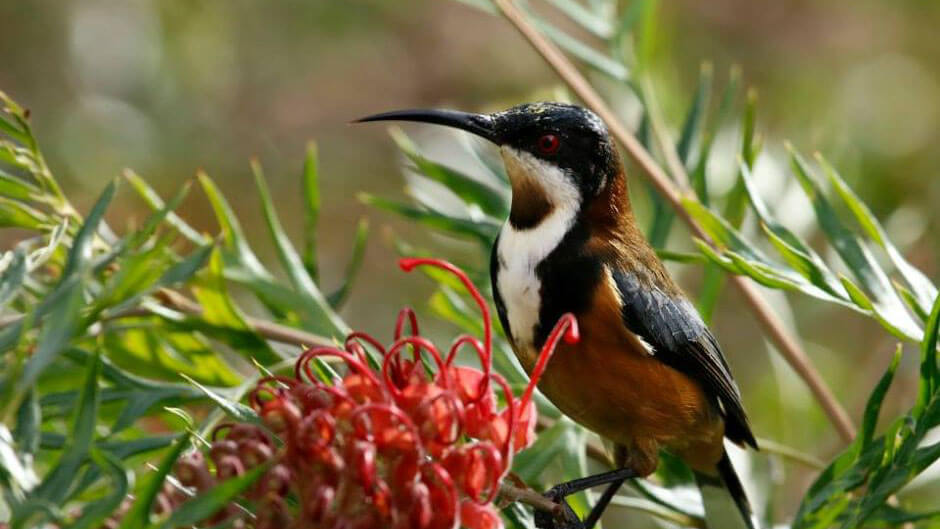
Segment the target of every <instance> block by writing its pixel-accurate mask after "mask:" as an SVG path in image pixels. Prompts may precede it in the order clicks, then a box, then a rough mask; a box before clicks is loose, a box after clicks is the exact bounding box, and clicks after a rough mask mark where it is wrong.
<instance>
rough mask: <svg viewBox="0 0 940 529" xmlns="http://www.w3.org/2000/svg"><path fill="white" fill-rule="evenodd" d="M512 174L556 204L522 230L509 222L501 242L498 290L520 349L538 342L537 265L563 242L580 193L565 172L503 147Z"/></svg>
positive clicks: (538, 288) (498, 251) (539, 299)
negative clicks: (528, 182) (525, 180)
mask: <svg viewBox="0 0 940 529" xmlns="http://www.w3.org/2000/svg"><path fill="white" fill-rule="evenodd" d="M500 153H501V154H502V156H503V160H504V161H505V163H506V167H507V170H508V172H509V174H510V178H511V179H512V178H527V179H529V180H530V181H531V182H532V183H534V184H537V185H539V186H540V187H541V188H542V189H543V190H544V194H545V197H546V198H548V200H549V201H550V202H551V203H552V206H553V207H552V210H551V212H550V213H549V214H548V215H547V216H546V217H545V218H544V219H542V221H541V222H539V223H538V224H537V225H535V226H534V227H532V228H529V229H524V230H517V229H516V228H514V227H513V226H512V225H511V224H510V223H509V221H506V223H505V224H503V227H502V229H501V230H500V232H499V244H498V245H497V247H496V252H497V259H498V271H497V275H496V279H497V283H498V287H499V293H500V295H501V296H502V298H503V304H504V305H505V306H506V316H507V319H508V320H509V329H510V332H511V333H512V337H513V340H514V341H515V344H516V346H517V347H519V348H528V347H531V346H532V345H534V341H535V326H536V325H537V324H538V321H539V309H540V308H541V305H542V296H541V287H542V285H541V282H540V281H539V279H538V277H537V276H536V274H535V267H536V266H538V264H539V263H541V262H542V260H544V259H545V258H546V257H547V256H548V254H550V253H551V252H552V250H554V249H555V248H557V247H558V244H559V243H561V240H562V239H563V238H564V236H565V234H566V233H568V230H569V229H570V228H571V225H572V224H573V223H574V220H575V217H576V216H577V214H578V210H579V209H580V201H581V196H580V193H579V191H578V189H577V188H576V187H575V186H574V183H573V182H571V180H570V179H569V178H568V177H567V176H566V175H565V174H564V172H563V171H562V170H561V169H559V168H558V167H555V166H553V165H550V164H548V163H546V162H544V161H542V160H539V159H538V158H536V157H535V156H532V155H531V154H529V153H526V152H521V151H518V150H516V149H512V148H510V147H502V148H501V149H500Z"/></svg>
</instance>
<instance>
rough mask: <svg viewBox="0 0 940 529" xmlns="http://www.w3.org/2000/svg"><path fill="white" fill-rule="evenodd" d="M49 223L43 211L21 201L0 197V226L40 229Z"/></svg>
mask: <svg viewBox="0 0 940 529" xmlns="http://www.w3.org/2000/svg"><path fill="white" fill-rule="evenodd" d="M48 223H49V217H47V216H46V214H45V213H43V212H41V211H39V210H37V209H33V208H31V207H29V206H27V205H26V204H23V203H22V202H17V201H16V200H10V199H8V198H4V197H0V228H23V229H26V230H40V229H42V227H43V226H44V225H46V224H48Z"/></svg>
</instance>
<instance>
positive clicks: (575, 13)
mask: <svg viewBox="0 0 940 529" xmlns="http://www.w3.org/2000/svg"><path fill="white" fill-rule="evenodd" d="M548 3H550V4H552V5H553V6H555V7H556V8H558V10H559V11H561V12H562V13H564V14H565V16H567V17H568V18H570V19H571V20H572V21H573V22H575V23H576V24H578V25H579V26H581V27H582V28H584V29H586V30H588V31H590V32H591V33H593V34H594V35H595V36H597V37H599V38H601V39H608V38H610V37H611V36H612V34H613V27H611V23H610V22H608V20H607V19H606V18H604V17H603V16H602V15H600V14H595V13H593V12H591V11H590V10H589V9H587V8H585V7H584V6H583V5H581V4H579V3H578V2H575V1H573V0H548Z"/></svg>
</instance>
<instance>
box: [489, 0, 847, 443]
mask: <svg viewBox="0 0 940 529" xmlns="http://www.w3.org/2000/svg"><path fill="white" fill-rule="evenodd" d="M493 1H494V3H495V4H496V6H497V8H498V9H499V10H500V12H502V14H503V16H504V17H505V18H506V19H507V20H509V22H511V23H512V24H513V26H515V27H516V29H517V30H518V31H519V32H520V33H521V34H522V36H523V37H525V38H526V40H528V41H529V43H530V44H531V45H532V46H533V47H534V48H535V49H536V51H537V52H538V53H539V54H540V55H541V56H542V57H543V58H544V59H545V60H546V61H547V62H548V63H549V65H550V66H551V67H552V68H553V69H554V70H555V71H556V72H557V73H558V75H559V76H560V77H561V78H562V79H563V80H564V81H565V83H566V84H567V85H568V86H569V87H570V88H571V89H572V90H573V91H574V93H575V94H577V96H578V97H579V98H580V99H581V100H582V101H583V102H584V103H585V104H586V105H587V106H588V107H589V108H590V109H591V110H593V111H594V112H595V113H597V115H598V116H600V118H601V119H602V120H604V122H606V123H607V126H608V127H609V128H610V132H611V133H612V134H613V135H614V137H615V138H617V140H618V141H620V143H621V144H622V145H623V147H624V148H625V149H626V151H627V154H629V156H630V158H631V159H632V160H633V161H634V163H635V164H636V165H637V166H638V167H639V168H640V169H641V170H642V172H643V174H644V175H645V176H646V177H647V178H648V179H649V181H650V183H652V185H653V186H654V187H655V188H656V190H657V191H658V192H659V193H660V195H662V196H663V197H664V198H665V199H666V200H667V201H669V203H670V204H671V205H672V207H673V209H674V210H675V211H676V213H677V214H678V215H679V217H680V218H681V219H682V220H683V221H684V222H685V223H686V224H687V225H688V226H689V229H690V230H691V231H692V233H693V234H694V235H695V236H696V237H699V238H701V239H702V240H704V241H706V242H708V243H709V244H711V245H714V242H713V241H711V239H710V238H709V237H708V236H707V235H706V234H705V232H704V231H703V230H702V228H701V227H700V226H699V225H698V223H697V222H696V221H695V219H694V218H692V216H691V215H690V214H689V212H688V211H686V210H685V208H683V207H682V197H683V192H682V191H680V190H679V188H677V187H676V186H675V185H674V184H673V182H672V181H671V180H670V179H669V177H668V176H667V174H666V172H665V171H664V170H663V169H662V167H660V166H659V164H658V163H657V162H656V161H655V160H654V159H653V157H652V156H651V155H650V153H649V152H648V151H647V150H646V149H645V148H644V147H643V145H642V144H641V143H640V142H639V140H638V139H637V138H636V136H634V135H633V134H632V133H631V132H630V131H629V130H627V128H626V127H625V126H624V125H623V123H621V121H620V119H619V118H618V117H617V115H616V114H615V113H614V112H613V111H612V110H611V109H610V107H609V106H608V105H607V103H606V102H605V101H604V99H603V98H601V96H600V95H599V94H598V93H597V91H596V90H595V89H594V87H593V86H591V84H590V83H589V82H588V81H587V79H586V78H585V77H584V76H583V75H581V72H579V71H578V69H577V68H576V67H575V66H574V64H572V63H571V61H569V60H568V58H567V57H566V56H565V55H564V54H563V53H562V52H561V51H560V50H559V49H558V48H557V47H556V46H555V45H554V44H552V43H551V42H549V41H548V39H546V38H545V37H544V36H542V34H541V33H539V31H538V30H537V29H536V28H535V27H534V26H533V25H532V23H531V22H529V20H528V18H527V17H526V15H525V14H524V13H522V12H521V11H520V10H519V9H518V8H517V7H516V6H515V5H514V4H513V2H512V0H493ZM672 165H676V164H672ZM678 165H679V166H678V167H673V168H672V170H673V171H675V172H677V179H678V180H679V181H686V182H687V181H688V176H687V175H686V174H685V168H684V167H682V166H681V164H678ZM731 279H732V283H733V284H734V285H735V286H736V287H737V288H738V290H739V291H740V292H741V294H742V295H743V296H744V299H745V301H747V303H748V305H749V306H750V307H751V310H752V312H754V314H755V316H756V317H757V319H758V321H759V322H760V323H761V325H762V326H763V328H764V331H765V332H766V333H767V335H768V336H769V337H770V338H771V340H773V342H774V343H775V344H776V345H777V349H778V350H779V351H780V353H781V354H782V355H783V357H784V358H785V359H786V360H787V362H788V363H789V364H790V366H791V367H792V368H793V369H794V371H796V372H797V374H798V375H799V376H800V377H801V378H802V379H803V381H804V382H805V383H806V385H807V386H809V389H810V391H811V392H812V393H813V395H814V397H815V398H816V400H817V401H819V403H820V405H821V406H822V408H823V410H824V411H825V412H826V415H828V416H829V420H830V421H831V422H832V424H833V425H834V426H835V427H836V429H837V430H838V432H839V434H840V436H841V437H842V439H843V440H844V441H845V442H849V441H851V440H852V439H853V438H854V437H855V426H854V425H853V424H852V420H851V419H850V418H849V415H848V413H846V411H845V409H844V408H843V407H842V405H841V404H840V403H839V401H838V400H837V399H836V398H835V395H834V394H833V393H832V390H831V389H830V388H829V386H828V385H827V384H826V382H825V380H823V378H822V377H821V376H820V374H819V372H818V371H817V370H816V368H815V366H813V363H812V361H811V360H810V359H809V357H808V356H807V354H806V352H805V351H804V350H803V349H802V347H801V346H800V344H799V343H798V342H797V341H796V339H794V338H793V336H792V335H791V334H790V333H789V331H788V330H787V329H786V328H785V327H784V325H783V322H781V321H780V319H779V318H778V317H777V316H776V315H775V314H774V313H773V310H772V309H771V307H770V305H769V304H768V303H767V301H766V300H765V299H764V298H763V297H762V296H761V294H760V292H759V291H758V290H757V287H756V286H755V285H754V284H753V283H751V282H750V281H749V280H748V279H747V278H745V277H743V276H736V275H735V276H732V277H731Z"/></svg>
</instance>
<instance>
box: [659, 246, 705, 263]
mask: <svg viewBox="0 0 940 529" xmlns="http://www.w3.org/2000/svg"><path fill="white" fill-rule="evenodd" d="M656 256H657V257H659V258H660V259H662V260H663V261H675V262H677V263H685V264H708V262H709V261H708V259H707V258H705V257H704V256H702V255H701V254H697V253H691V252H675V251H672V250H665V249H659V248H657V249H656Z"/></svg>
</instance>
